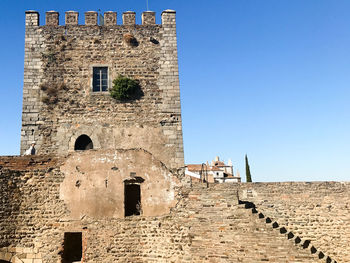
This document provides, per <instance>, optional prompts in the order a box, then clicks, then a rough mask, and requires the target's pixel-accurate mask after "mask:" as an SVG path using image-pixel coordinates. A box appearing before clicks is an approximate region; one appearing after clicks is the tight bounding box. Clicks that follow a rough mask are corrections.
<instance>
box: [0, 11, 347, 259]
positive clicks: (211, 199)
mask: <svg viewBox="0 0 350 263" xmlns="http://www.w3.org/2000/svg"><path fill="white" fill-rule="evenodd" d="M78 16H79V14H78V13H77V12H73V11H69V12H66V14H65V25H59V14H58V13H57V12H54V11H50V12H47V13H46V16H45V20H46V24H45V25H43V26H40V25H39V13H37V12H35V11H28V12H26V36H25V69H24V87H23V116H22V117H23V123H22V137H21V153H22V154H23V153H24V152H25V150H26V149H27V148H28V147H29V145H30V144H31V142H32V141H36V143H37V155H29V156H2V157H0V263H9V262H11V263H58V262H62V263H73V262H89V263H100V262H103V263H110V262H130V263H131V262H132V263H134V262H164V263H165V262H174V263H175V262H176V263H182V262H185V263H190V262H208V263H209V262H244V263H255V262H278V263H287V262H288V263H315V262H323V263H336V262H338V263H340V262H343V263H347V262H350V249H349V244H350V228H349V223H350V198H349V197H350V183H344V182H312V183H308V182H305V183H304V182H300V183H297V182H291V183H233V184H219V183H213V182H211V183H210V182H208V183H205V184H203V183H201V182H193V181H191V179H190V177H188V176H186V175H185V172H184V167H183V166H184V159H183V143H182V127H181V110H180V95H179V75H178V64H177V41H176V25H175V11H171V10H166V11H164V12H163V13H162V23H161V24H160V25H158V24H155V13H153V12H144V13H143V14H142V25H136V24H135V13H134V12H125V13H124V14H123V25H117V24H116V21H117V14H116V13H115V12H106V13H105V14H104V24H103V25H98V19H97V18H98V14H97V13H96V12H86V13H85V24H84V25H78ZM118 75H123V76H127V77H129V78H132V79H136V80H138V81H139V83H140V90H139V91H138V93H137V96H135V97H134V98H133V99H129V100H126V101H119V100H116V99H114V98H112V97H111V96H110V95H109V92H108V90H109V89H110V88H111V86H112V82H113V80H114V79H115V78H116V77H117V76H118ZM218 161H219V160H218ZM218 165H219V164H218ZM225 171H226V170H225Z"/></svg>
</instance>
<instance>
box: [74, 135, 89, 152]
mask: <svg viewBox="0 0 350 263" xmlns="http://www.w3.org/2000/svg"><path fill="white" fill-rule="evenodd" d="M93 148H94V145H93V143H92V141H91V139H90V137H89V136H87V135H85V134H83V135H80V136H79V137H78V139H77V140H76V141H75V144H74V150H76V151H77V150H80V151H85V150H90V149H93Z"/></svg>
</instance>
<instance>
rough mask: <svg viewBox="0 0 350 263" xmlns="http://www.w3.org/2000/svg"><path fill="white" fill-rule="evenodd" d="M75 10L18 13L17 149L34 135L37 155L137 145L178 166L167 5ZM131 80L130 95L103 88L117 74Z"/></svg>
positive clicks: (173, 52) (175, 77) (171, 17)
mask: <svg viewBox="0 0 350 263" xmlns="http://www.w3.org/2000/svg"><path fill="white" fill-rule="evenodd" d="M78 17H79V14H78V13H77V12H75V11H68V12H66V13H65V24H64V25H60V24H59V13H58V12H55V11H49V12H46V17H45V21H46V23H45V25H43V26H40V24H39V13H38V12H36V11H27V12H26V33H25V61H24V86H23V114H22V131H21V154H23V153H24V151H25V150H26V149H27V148H28V147H29V145H30V144H31V142H32V141H36V145H37V146H36V148H37V154H39V155H42V154H54V155H66V154H68V153H69V152H72V151H74V150H77V149H78V150H79V149H80V150H81V149H89V148H93V149H130V148H142V149H145V150H147V151H148V152H150V153H152V154H153V155H154V156H155V157H156V158H157V159H159V160H160V161H162V162H163V163H164V164H166V165H167V166H168V167H169V168H175V167H181V166H183V165H184V156H183V141H182V126H181V106H180V91H179V72H178V62H177V39H176V21H175V11H172V10H166V11H164V12H163V13H162V23H161V24H156V19H155V13H154V12H150V11H148V12H144V13H143V14H142V25H136V24H135V13H134V12H130V11H129V12H125V13H123V15H122V20H123V24H122V25H117V13H116V12H111V11H110V12H105V13H104V24H103V25H99V23H98V14H97V12H94V11H90V12H86V13H85V24H84V25H79V24H78ZM119 75H123V76H127V77H129V78H132V79H136V80H138V81H139V83H140V87H141V91H140V94H139V96H138V98H136V99H134V100H129V101H124V102H122V101H117V100H115V99H113V98H112V97H111V96H110V94H109V91H108V90H109V89H110V88H111V86H112V85H113V80H114V79H115V78H116V77H117V76H119Z"/></svg>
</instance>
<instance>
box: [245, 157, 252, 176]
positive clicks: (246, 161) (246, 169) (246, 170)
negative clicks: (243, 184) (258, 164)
mask: <svg viewBox="0 0 350 263" xmlns="http://www.w3.org/2000/svg"><path fill="white" fill-rule="evenodd" d="M245 176H246V180H247V183H251V182H252V175H251V174H250V167H249V163H248V156H247V155H245Z"/></svg>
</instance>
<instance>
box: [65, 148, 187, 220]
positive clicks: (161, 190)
mask: <svg viewBox="0 0 350 263" xmlns="http://www.w3.org/2000/svg"><path fill="white" fill-rule="evenodd" d="M61 172H62V173H63V174H64V176H65V178H64V180H63V183H62V184H61V187H60V198H61V199H62V200H63V201H64V202H65V203H66V204H67V206H68V209H69V211H70V215H69V218H70V219H80V218H82V217H84V216H89V217H92V218H98V219H102V218H124V182H125V181H126V180H133V179H134V178H135V177H137V178H142V180H143V182H142V183H140V186H141V200H142V202H141V204H142V210H143V215H145V216H159V215H164V214H168V213H169V211H170V208H171V207H174V206H175V204H176V201H177V200H176V195H177V191H178V189H179V187H180V182H179V180H178V179H177V178H176V177H174V176H173V174H172V173H171V172H170V171H169V170H168V168H166V167H165V165H164V164H162V163H161V162H160V161H158V160H157V159H155V158H154V156H152V155H151V154H150V153H149V152H147V151H145V150H143V149H129V150H90V151H86V152H80V153H75V154H73V155H72V156H69V157H68V159H67V160H66V161H65V163H64V164H63V166H62V167H61Z"/></svg>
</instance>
